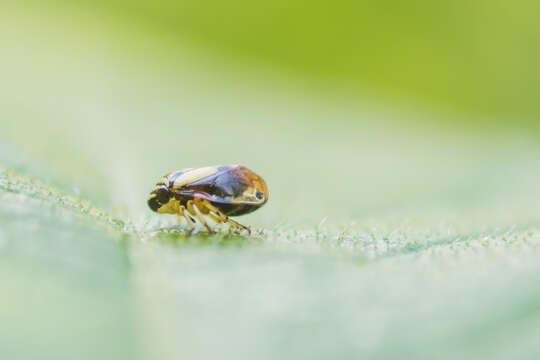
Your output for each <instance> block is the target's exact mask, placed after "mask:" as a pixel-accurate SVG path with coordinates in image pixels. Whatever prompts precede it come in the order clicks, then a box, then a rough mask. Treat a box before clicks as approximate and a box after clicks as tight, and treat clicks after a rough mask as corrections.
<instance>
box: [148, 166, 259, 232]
mask: <svg viewBox="0 0 540 360" xmlns="http://www.w3.org/2000/svg"><path fill="white" fill-rule="evenodd" d="M267 200H268V188H267V187H266V182H265V181H264V179H263V178H262V177H260V176H259V175H257V174H255V173H254V172H253V171H251V170H250V169H248V168H247V167H245V166H241V165H220V166H208V167H202V168H189V169H183V170H178V171H175V172H172V173H170V174H167V175H165V176H163V177H162V178H161V179H159V181H158V182H157V183H156V186H155V188H154V190H152V192H151V193H150V196H149V197H148V200H147V201H148V206H149V207H150V209H152V210H153V211H155V212H157V213H160V214H176V216H177V217H178V221H179V222H180V221H181V220H182V218H184V219H186V221H187V224H188V227H189V228H190V233H191V232H193V230H194V228H195V224H196V222H197V220H198V221H199V223H200V224H201V225H203V226H204V227H205V228H206V229H207V230H208V232H210V233H212V232H213V231H212V227H211V226H210V224H209V223H208V221H207V219H208V218H210V219H212V220H214V221H215V222H216V223H225V224H227V225H229V226H230V227H232V228H235V229H239V230H247V232H248V233H251V230H250V229H249V228H248V227H246V226H244V225H242V224H239V223H237V222H236V221H234V220H232V219H230V218H229V216H239V215H244V214H248V213H250V212H253V211H255V210H257V209H258V208H260V207H261V206H263V205H264V204H265V203H266V201H267Z"/></svg>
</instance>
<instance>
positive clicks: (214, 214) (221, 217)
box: [204, 201, 251, 235]
mask: <svg viewBox="0 0 540 360" xmlns="http://www.w3.org/2000/svg"><path fill="white" fill-rule="evenodd" d="M204 205H205V206H206V208H207V209H208V210H210V212H209V213H208V215H210V217H211V218H212V219H214V220H216V221H218V222H222V223H225V224H227V225H229V226H230V227H233V228H235V229H239V230H246V231H247V232H248V234H249V235H251V229H250V228H248V227H247V226H244V225H242V224H240V223H238V222H236V221H234V220H232V219H231V218H229V217H228V216H227V215H225V214H223V213H222V212H221V211H219V209H218V208H216V207H215V206H214V205H212V204H210V202H209V201H206V202H205V203H204Z"/></svg>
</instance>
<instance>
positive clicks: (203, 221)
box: [187, 200, 214, 234]
mask: <svg viewBox="0 0 540 360" xmlns="http://www.w3.org/2000/svg"><path fill="white" fill-rule="evenodd" d="M187 208H188V211H189V212H190V213H191V214H193V215H195V217H196V218H197V219H198V220H199V221H200V222H201V224H203V226H204V227H205V228H206V230H208V233H209V234H212V233H214V232H213V231H212V228H211V227H210V225H208V222H207V221H206V219H205V218H204V216H203V214H202V213H201V210H199V208H198V207H197V205H195V204H194V203H193V200H189V201H188V202H187Z"/></svg>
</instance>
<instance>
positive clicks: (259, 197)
mask: <svg viewBox="0 0 540 360" xmlns="http://www.w3.org/2000/svg"><path fill="white" fill-rule="evenodd" d="M255 197H256V198H257V199H259V200H262V198H263V197H264V194H263V193H262V192H260V191H257V192H256V193H255Z"/></svg>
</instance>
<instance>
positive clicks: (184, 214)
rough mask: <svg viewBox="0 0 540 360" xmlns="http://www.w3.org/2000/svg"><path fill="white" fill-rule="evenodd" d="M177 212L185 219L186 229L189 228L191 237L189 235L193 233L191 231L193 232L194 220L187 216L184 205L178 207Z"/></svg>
mask: <svg viewBox="0 0 540 360" xmlns="http://www.w3.org/2000/svg"><path fill="white" fill-rule="evenodd" d="M179 212H180V213H181V214H182V216H183V217H184V219H186V221H187V223H188V228H189V235H191V233H193V230H195V220H193V218H192V217H191V216H190V215H189V214H187V211H186V208H185V207H184V205H181V206H180V210H179Z"/></svg>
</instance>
